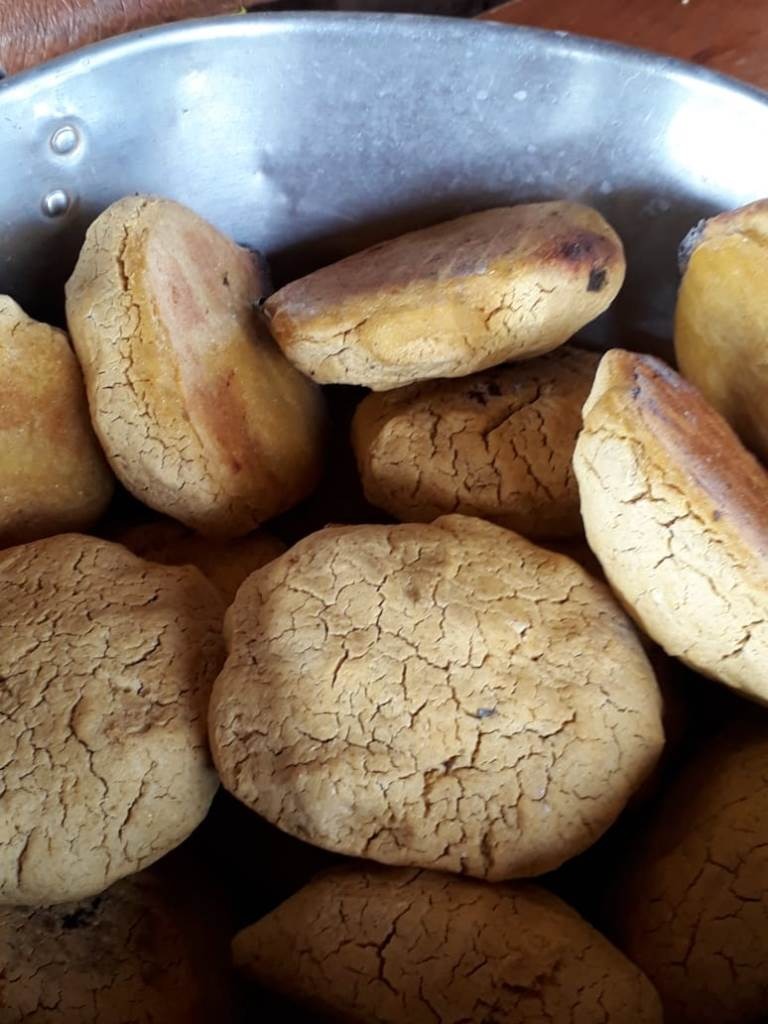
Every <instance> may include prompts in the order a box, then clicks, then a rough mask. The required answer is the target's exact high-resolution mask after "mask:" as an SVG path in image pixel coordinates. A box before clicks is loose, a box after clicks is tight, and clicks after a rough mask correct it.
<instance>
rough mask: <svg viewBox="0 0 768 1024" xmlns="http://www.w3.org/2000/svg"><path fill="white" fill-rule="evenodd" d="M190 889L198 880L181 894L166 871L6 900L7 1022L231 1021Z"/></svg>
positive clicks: (0, 924)
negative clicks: (81, 894)
mask: <svg viewBox="0 0 768 1024" xmlns="http://www.w3.org/2000/svg"><path fill="white" fill-rule="evenodd" d="M193 892H194V893H195V894H196V895H197V894H199V892H200V887H199V885H198V886H196V887H195V889H194V890H192V891H190V892H189V894H188V896H187V897H186V898H184V899H180V898H179V896H178V894H177V893H175V892H174V891H173V889H171V891H170V892H169V879H168V877H167V875H165V874H163V875H155V874H154V873H153V872H149V871H145V872H141V873H140V874H138V875H134V876H133V877H131V878H126V879H123V880H122V881H120V882H117V883H116V884H115V885H113V886H112V887H111V888H110V889H108V890H107V891H106V892H105V893H103V894H102V895H101V896H96V897H94V898H92V899H89V900H83V901H81V902H78V903H64V904H59V905H58V906H52V907H38V908H23V907H0V965H2V966H0V1020H2V1022H3V1024H29V1022H32V1024H68V1022H70V1021H71V1022H73V1024H74V1022H75V1021H76V1022H77V1024H128V1022H132V1021H136V1022H139V1021H140V1022H142V1024H145V1022H146V1024H211V1021H212V1020H214V1019H215V1020H217V1021H222V1020H223V1021H226V1020H227V1019H228V1018H227V1017H226V1009H225V1007H226V1002H227V994H226V990H225V987H224V985H223V979H222V976H221V971H220V970H218V971H217V964H216V961H217V959H218V958H219V957H218V951H217V950H216V948H215V945H216V939H217V938H218V936H216V934H215V929H211V927H210V916H206V917H205V919H204V920H205V925H206V926H207V927H205V926H204V924H203V919H202V918H201V916H200V915H199V911H198V913H195V912H194V908H193V907H192V906H191V905H190V904H191V903H192V898H191V897H192V893H193ZM203 930H204V932H205V933H204V935H202V934H200V935H198V934H197V933H201V932H203ZM203 943H204V944H205V947H206V956H205V959H203V957H201V956H200V954H199V952H198V949H199V947H201V946H202V945H203ZM222 1010H224V1016H222ZM212 1011H216V1017H215V1018H214V1017H213V1016H212V1015H211V1013H212Z"/></svg>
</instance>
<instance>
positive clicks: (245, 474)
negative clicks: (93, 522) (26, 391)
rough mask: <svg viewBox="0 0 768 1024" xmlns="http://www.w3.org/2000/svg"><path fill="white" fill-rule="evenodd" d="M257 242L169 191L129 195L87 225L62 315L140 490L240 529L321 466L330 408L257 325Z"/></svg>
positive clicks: (297, 493)
mask: <svg viewBox="0 0 768 1024" xmlns="http://www.w3.org/2000/svg"><path fill="white" fill-rule="evenodd" d="M265 288H266V283H265V281H264V279H263V277H262V275H261V273H260V271H259V270H258V268H257V266H256V265H255V263H254V259H253V255H252V254H251V253H249V252H247V251H246V250H244V249H241V248H239V247H238V246H236V245H235V244H234V243H232V242H231V241H229V239H227V238H225V237H224V236H223V235H221V234H220V233H219V232H218V231H216V230H215V229H214V228H213V227H211V225H210V224H208V223H206V221H204V220H202V219H201V218H200V217H198V216H197V215H196V214H194V213H192V211H191V210H188V209H186V208H185V207H183V206H180V205H179V204H178V203H174V202H171V201H170V200H166V199H155V198H149V197H146V196H143V197H142V196H138V197H131V198H127V199H122V200H120V201H119V202H117V203H115V204H113V205H112V206H110V207H109V209H107V210H106V211H105V212H104V213H102V214H101V216H99V217H98V218H97V219H96V220H95V221H94V223H93V224H92V225H91V227H90V228H89V229H88V234H87V235H86V239H85V244H84V246H83V249H82V251H81V253H80V258H79V260H78V262H77V266H76V268H75V271H74V273H73V275H72V277H71V278H70V280H69V282H68V284H67V319H68V322H69V327H70V331H71V334H72V339H73V341H74V344H75V348H76V349H77V353H78V355H79V357H80V362H81V363H82V366H83V372H84V375H85V383H86V387H87V390H88V400H89V403H90V407H91V417H92V419H93V422H94V426H95V428H96V432H97V434H98V435H99V437H100V439H101V442H102V445H103V447H104V450H105V451H106V453H107V457H108V458H109V460H110V463H111V465H112V467H113V469H114V470H115V473H116V474H117V475H118V477H119V478H120V480H121V481H122V482H123V484H124V485H125V486H126V487H127V488H128V490H129V491H131V493H132V494H134V495H135V496H136V497H137V498H139V499H140V500H141V501H143V502H144V503H145V504H147V505H149V506H150V507H151V508H154V509H156V510H157V511H159V512H164V513H166V514H168V515H170V516H173V517H174V518H175V519H179V520H181V522H183V523H185V524H186V525H187V526H190V527H192V528H193V529H196V530H198V531H200V532H202V533H209V534H212V535H222V536H237V535H240V534H243V533H248V532H249V531H251V530H253V529H254V527H256V526H257V525H258V524H259V523H260V522H262V521H263V520H265V519H269V518H270V517H271V516H274V515H276V514H277V513H278V512H281V511H283V510H285V509H286V508H289V507H290V506H291V505H293V504H295V503H296V502H297V501H299V500H300V499H301V498H303V497H304V496H305V495H306V494H308V493H309V492H310V491H311V490H312V488H313V487H314V486H315V483H316V482H317V480H318V477H319V474H320V471H321V467H322V457H323V435H324V431H323V424H324V408H323V402H322V397H321V395H320V393H319V391H318V389H317V388H316V387H315V386H314V385H313V384H312V383H311V382H310V381H308V380H307V379H306V378H305V377H303V376H302V375H301V374H300V373H298V372H297V371H296V370H295V369H294V368H293V367H292V366H291V365H290V363H288V362H287V360H286V359H285V358H284V357H283V356H282V355H281V353H280V351H279V349H278V348H277V347H276V346H275V344H274V343H273V341H272V340H271V339H270V338H269V337H268V335H267V333H266V331H265V330H264V329H263V328H260V327H259V326H258V322H257V319H256V316H255V314H254V310H253V304H254V302H255V301H256V300H258V299H259V298H261V296H262V295H263V294H264V291H265Z"/></svg>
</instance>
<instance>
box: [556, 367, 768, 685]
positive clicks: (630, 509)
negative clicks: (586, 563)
mask: <svg viewBox="0 0 768 1024" xmlns="http://www.w3.org/2000/svg"><path fill="white" fill-rule="evenodd" d="M574 470H575V472H576V478H577V480H578V483H579V491H580V494H581V513H582V517H583V519H584V527H585V530H586V533H587V539H588V540H589V545H590V547H591V548H592V550H593V551H594V552H595V554H596V555H597V557H598V558H599V559H600V562H601V564H602V566H603V569H604V570H605V574H606V576H607V577H608V580H609V582H610V584H611V586H612V587H613V589H614V590H615V591H616V592H617V593H618V594H620V595H621V598H622V599H623V601H624V603H625V605H626V606H627V607H628V608H629V609H630V611H631V612H632V614H633V615H634V616H635V617H636V618H637V620H638V622H639V623H640V625H641V626H642V627H643V629H644V630H645V632H646V633H648V635H649V636H651V637H652V638H653V639H654V640H656V642H657V643H659V644H660V645H661V646H662V647H663V648H664V650H665V651H666V652H667V653H668V654H671V655H673V656H674V657H677V658H680V659H682V660H683V661H684V662H686V663H687V664H688V665H691V666H692V667H693V668H694V669H696V670H697V671H698V672H702V673H703V674H704V675H707V676H710V677H711V678H713V679H718V680H719V681H720V682H722V683H726V684H727V685H728V686H731V687H733V688H734V689H736V690H739V691H741V692H742V693H745V694H747V695H749V696H750V697H753V698H754V699H757V700H760V701H763V702H766V701H768V672H766V665H767V664H768V516H767V515H766V510H768V474H766V472H765V470H764V469H763V467H762V466H761V465H760V464H759V463H758V462H757V460H756V459H755V458H753V456H752V455H750V454H749V453H748V452H747V451H746V450H745V449H744V448H743V447H742V445H741V442H740V441H739V439H738V438H737V437H736V435H735V434H734V432H733V430H732V429H731V428H730V427H729V426H728V424H727V423H726V422H725V420H724V419H723V418H722V417H721V416H720V415H719V414H718V413H716V412H715V410H714V409H712V408H711V407H710V406H708V405H707V403H706V402H705V401H704V399H703V398H702V397H701V395H700V394H699V392H698V391H697V390H696V389H695V388H694V387H693V386H692V385H690V384H688V383H687V382H686V381H684V380H683V379H682V378H681V377H679V376H678V375H677V374H676V373H675V372H674V371H673V370H670V369H669V368H668V367H667V366H666V365H665V364H664V363H662V362H661V361H660V360H658V359H654V358H653V357H652V356H643V355H638V354H637V353H634V352H624V351H622V350H621V349H614V350H612V351H610V352H607V353H606V354H605V355H604V356H603V359H602V361H601V363H600V368H599V369H598V372H597V376H596V377H595V383H594V386H593V388H592V393H591V394H590V397H589V400H588V401H587V404H586V405H585V406H584V429H583V431H582V432H581V434H580V436H579V440H578V442H577V444H576V451H575V454H574Z"/></svg>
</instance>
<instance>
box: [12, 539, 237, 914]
mask: <svg viewBox="0 0 768 1024" xmlns="http://www.w3.org/2000/svg"><path fill="white" fill-rule="evenodd" d="M222 613H223V605H222V603H221V601H220V599H219V597H218V595H217V593H216V591H215V590H214V589H213V587H212V586H211V584H209V583H208V582H207V581H206V580H205V579H204V578H203V577H202V576H201V575H200V573H199V572H198V571H197V569H193V568H169V567H166V566H160V565H154V564H152V563H150V562H144V561H142V560H141V559H139V558H136V557H135V556H134V555H132V554H130V553H129V552H128V551H126V550H125V549H124V548H122V547H121V546H120V545H118V544H110V543H108V542H106V541H102V540H96V539H94V538H92V537H83V536H79V535H77V534H64V535H62V536H59V537H51V538H49V539H47V540H41V541H36V542H34V543H31V544H26V545H22V546H21V547H16V548H9V549H8V550H7V551H4V552H2V554H0V678H1V679H2V686H1V687H0V765H1V766H2V772H1V773H0V796H1V797H2V800H0V904H2V903H5V904H24V905H34V904H44V903H59V902H64V901H68V900H75V899H81V898H83V897H86V896H91V895H93V894H95V893H99V892H101V891H102V890H103V889H105V888H106V887H107V886H108V885H110V884H111V883H112V882H114V881H116V880H117V879H119V878H121V877H123V876H124V875H127V874H129V873H131V872H133V871H138V870H139V869H140V868H142V867H145V866H147V865H148V864H151V863H152V862H153V861H155V860H157V859H158V858H159V857H162V856H163V854H165V853H167V852H168V851H169V850H171V849H172V848H173V847H175V846H177V845H178V844H179V843H180V842H181V841H182V840H183V839H185V838H186V837H187V836H188V835H189V833H190V832H192V830H193V829H194V828H195V827H196V826H197V825H198V824H199V823H200V822H201V821H202V819H203V818H204V817H205V814H206V812H207V810H208V806H209V804H210V802H211V800H212V799H213V796H214V793H215V792H216V788H217V785H218V780H217V778H216V774H215V772H214V770H213V766H212V765H211V763H210V757H209V753H208V748H207V743H206V729H205V718H206V708H207V704H208V697H209V692H210V686H211V683H212V681H213V678H214V676H215V675H216V672H217V671H218V669H219V667H220V664H221V655H222V653H223V652H222V650H221V638H220V626H221V617H222Z"/></svg>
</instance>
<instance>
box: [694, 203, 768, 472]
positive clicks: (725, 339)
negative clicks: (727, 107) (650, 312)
mask: <svg viewBox="0 0 768 1024" xmlns="http://www.w3.org/2000/svg"><path fill="white" fill-rule="evenodd" d="M686 245H687V250H688V251H687V253H686V255H687V260H688V262H687V267H686V270H685V274H684V276H683V281H682V284H681V286H680V293H679V296H678V302H677V310H676V314H675V352H676V355H677V361H678V365H679V366H680V370H681V372H682V373H683V374H684V375H685V376H686V377H687V378H688V379H689V380H690V381H692V382H693V383H694V384H695V385H696V386H697V387H698V388H700V389H701V391H702V393H703V394H704V396H705V398H706V399H707V400H708V401H709V402H711V403H712V405H713V406H714V407H715V408H716V409H717V410H718V411H719V412H720V413H721V414H722V415H723V416H725V418H726V419H727V420H728V421H729V422H730V423H731V424H732V426H733V427H734V429H735V430H736V431H737V432H738V433H739V435H740V436H741V437H742V438H743V440H744V441H745V443H746V444H748V445H749V446H750V447H751V448H752V449H753V450H754V451H756V452H757V453H758V454H759V455H761V456H762V457H763V458H764V459H765V458H768V408H767V407H766V401H765V396H766V394H768V302H767V301H766V294H768V200H761V201H759V202H756V203H750V204H749V205H748V206H744V207H742V208H741V209H739V210H733V211H731V212H729V213H724V214H720V215H719V216H717V217H713V218H711V220H708V221H706V222H705V223H704V224H703V225H700V227H699V228H698V229H697V230H696V232H695V234H694V236H693V237H692V238H691V239H690V242H687V243H686Z"/></svg>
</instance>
